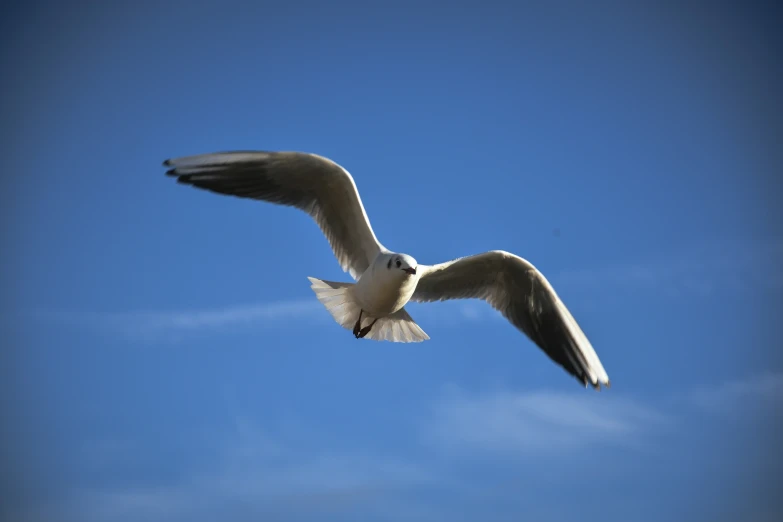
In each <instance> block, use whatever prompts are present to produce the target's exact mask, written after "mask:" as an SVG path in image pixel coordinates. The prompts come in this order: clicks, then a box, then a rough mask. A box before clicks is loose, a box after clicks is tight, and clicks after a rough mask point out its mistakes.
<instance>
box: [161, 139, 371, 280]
mask: <svg viewBox="0 0 783 522" xmlns="http://www.w3.org/2000/svg"><path fill="white" fill-rule="evenodd" d="M163 164H164V166H167V167H169V170H168V171H167V172H166V174H168V175H169V176H175V177H176V178H177V181H178V182H179V183H184V184H187V185H191V186H193V187H197V188H200V189H204V190H208V191H211V192H215V193H217V194H225V195H231V196H237V197H241V198H250V199H256V200H261V201H267V202H269V203H275V204H278V205H284V206H290V207H296V208H298V209H300V210H303V211H304V212H306V213H307V214H309V215H310V216H311V217H312V218H313V219H314V220H315V222H316V223H317V224H318V226H319V228H320V229H321V231H322V232H323V234H324V235H325V236H326V239H327V240H328V241H329V245H330V246H331V247H332V251H333V252H334V255H335V257H336V258H337V260H338V262H339V263H340V266H341V267H342V269H343V270H345V271H346V272H349V273H350V274H351V276H352V277H353V278H354V279H357V278H358V277H359V275H361V273H362V272H364V271H365V270H366V269H367V267H368V266H370V264H371V263H372V261H373V260H374V259H375V257H376V256H377V255H378V253H379V252H381V251H385V250H386V249H385V248H384V247H383V245H381V243H380V242H379V241H378V239H377V238H376V237H375V233H374V232H373V230H372V226H371V225H370V220H369V218H368V217H367V213H366V212H365V210H364V206H363V205H362V200H361V198H360V197H359V191H358V190H357V188H356V184H355V183H354V180H353V178H352V177H351V175H350V174H349V173H348V171H347V170H345V169H344V168H342V167H341V166H340V165H338V164H337V163H335V162H333V161H331V160H329V159H327V158H324V157H321V156H317V155H315V154H308V153H304V152H266V151H236V152H218V153H214V154H200V155H196V156H186V157H181V158H175V159H168V160H166V161H165V162H164V163H163Z"/></svg>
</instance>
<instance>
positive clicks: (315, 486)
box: [58, 417, 443, 522]
mask: <svg viewBox="0 0 783 522" xmlns="http://www.w3.org/2000/svg"><path fill="white" fill-rule="evenodd" d="M112 446H115V445H112ZM123 447H125V446H124V445H123ZM216 447H217V448H218V450H217V455H216V459H215V462H213V464H212V465H208V466H204V467H203V468H202V469H200V470H198V471H196V472H195V473H193V474H191V475H188V476H183V477H180V479H179V480H176V481H174V482H171V483H168V484H163V485H161V484H158V485H156V486H154V487H152V486H150V487H120V488H96V487H92V488H88V489H80V490H76V491H75V492H74V495H73V496H72V498H71V502H70V505H69V507H68V511H70V512H74V513H79V515H80V518H81V520H87V521H92V520H96V521H97V520H109V519H110V520H121V521H124V520H128V521H136V520H150V521H153V520H154V521H158V520H160V521H163V520H166V521H169V522H171V521H177V520H188V521H192V520H207V519H213V518H212V517H211V515H210V514H211V513H213V512H214V513H217V512H219V513H220V514H221V515H222V516H229V517H230V518H232V520H237V519H242V520H244V519H248V520H250V519H258V518H259V517H260V518H266V517H271V518H274V519H277V520H282V519H285V520H293V519H298V517H302V516H304V517H307V518H309V517H311V516H316V515H322V514H326V513H331V514H340V513H345V512H355V511H356V509H360V510H362V511H366V512H375V511H376V510H377V509H378V506H385V505H387V504H388V503H389V500H390V499H393V498H394V496H395V495H396V494H397V492H399V491H402V490H405V489H406V488H407V489H417V488H421V487H426V486H428V485H433V484H439V483H442V482H443V481H442V478H440V477H438V476H437V475H436V474H435V473H433V472H432V471H431V470H430V469H428V468H427V467H425V466H422V465H421V464H419V463H418V462H415V461H412V460H408V459H405V458H400V457H395V456H392V455H383V454H380V453H378V452H365V451H361V450H349V451H344V450H337V449H332V450H330V449H328V448H324V447H321V448H320V449H318V450H312V449H308V448H307V447H304V446H298V445H296V444H293V443H291V442H288V441H287V439H286V438H282V437H277V438H275V437H272V436H270V435H269V434H268V433H266V432H264V430H263V429H261V428H260V427H259V426H257V425H256V424H255V423H254V422H253V421H252V420H250V419H249V418H247V417H239V418H237V419H236V430H235V431H234V432H233V433H232V434H231V435H230V436H227V437H225V438H224V440H223V441H222V442H220V443H218V444H216ZM136 451H141V448H136ZM133 455H134V451H133V449H131V448H129V452H128V458H133ZM388 507H390V508H391V506H388ZM60 510H62V508H58V511H60ZM226 510H228V512H227V511H226ZM375 514H376V515H377V514H378V513H375ZM218 518H219V517H218Z"/></svg>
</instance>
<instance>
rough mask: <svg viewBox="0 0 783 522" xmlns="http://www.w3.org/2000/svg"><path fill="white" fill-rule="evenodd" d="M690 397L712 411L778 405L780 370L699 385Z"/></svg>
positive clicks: (782, 393) (782, 382)
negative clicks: (701, 386)
mask: <svg viewBox="0 0 783 522" xmlns="http://www.w3.org/2000/svg"><path fill="white" fill-rule="evenodd" d="M690 399H691V402H692V403H693V404H694V405H696V406H697V407H699V408H702V409H704V410H707V411H710V412H714V413H732V412H735V411H737V410H739V409H743V410H744V409H745V407H746V406H749V405H750V406H755V405H767V404H775V405H780V404H783V372H766V373H763V374H761V375H757V376H754V377H749V378H745V379H734V380H729V381H726V382H724V383H722V384H720V385H718V386H714V387H709V388H701V389H698V390H695V391H694V392H693V393H692V394H691V395H690Z"/></svg>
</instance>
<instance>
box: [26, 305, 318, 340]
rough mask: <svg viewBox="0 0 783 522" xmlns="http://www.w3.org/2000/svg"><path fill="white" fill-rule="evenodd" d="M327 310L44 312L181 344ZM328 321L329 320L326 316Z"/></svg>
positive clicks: (59, 318)
mask: <svg viewBox="0 0 783 522" xmlns="http://www.w3.org/2000/svg"><path fill="white" fill-rule="evenodd" d="M322 309H323V307H322V306H321V305H320V303H318V301H317V300H315V299H304V300H293V301H278V302H273V303H262V304H248V305H237V306H229V307H224V308H216V309H210V310H180V311H165V310H158V311H133V312H86V311H51V310H47V311H40V312H39V313H38V314H37V315H38V316H39V317H41V318H45V319H47V320H50V321H57V322H60V323H64V324H69V325H75V326H79V327H85V328H91V329H96V330H101V331H106V332H110V333H115V334H120V335H123V336H127V337H130V338H135V339H142V340H170V341H177V340H180V339H181V338H182V337H183V336H185V335H187V334H189V333H193V332H202V331H206V330H220V331H224V332H225V331H230V330H232V329H234V330H235V329H239V328H243V327H244V328H246V327H251V326H259V325H264V324H270V323H271V322H276V321H281V320H291V319H298V318H302V317H305V316H312V317H313V318H317V317H319V316H318V314H317V313H318V312H319V311H320V310H322ZM324 317H327V316H326V315H324Z"/></svg>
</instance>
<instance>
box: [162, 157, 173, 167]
mask: <svg viewBox="0 0 783 522" xmlns="http://www.w3.org/2000/svg"><path fill="white" fill-rule="evenodd" d="M163 166H164V167H170V166H171V160H170V159H165V160H163Z"/></svg>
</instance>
